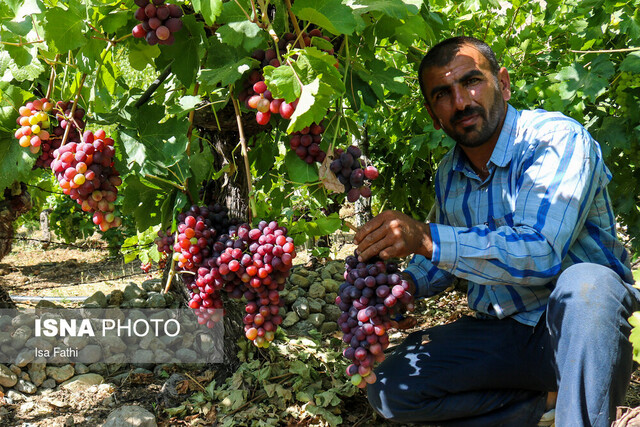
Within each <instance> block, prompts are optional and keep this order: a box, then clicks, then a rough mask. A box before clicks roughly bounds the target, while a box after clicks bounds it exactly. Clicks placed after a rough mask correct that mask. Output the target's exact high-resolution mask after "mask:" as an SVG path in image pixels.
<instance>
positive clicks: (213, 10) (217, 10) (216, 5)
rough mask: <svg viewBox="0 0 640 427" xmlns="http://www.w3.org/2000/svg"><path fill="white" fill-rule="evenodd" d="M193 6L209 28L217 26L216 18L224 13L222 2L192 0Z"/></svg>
mask: <svg viewBox="0 0 640 427" xmlns="http://www.w3.org/2000/svg"><path fill="white" fill-rule="evenodd" d="M191 4H192V5H193V10H194V11H195V12H196V13H200V14H201V15H202V17H203V18H204V21H205V22H206V23H207V25H209V26H211V25H213V24H215V23H216V18H217V17H218V16H220V14H221V13H222V0H192V1H191Z"/></svg>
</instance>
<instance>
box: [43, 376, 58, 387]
mask: <svg viewBox="0 0 640 427" xmlns="http://www.w3.org/2000/svg"><path fill="white" fill-rule="evenodd" d="M56 385H57V384H56V380H54V379H53V378H47V379H46V380H44V381H43V382H42V385H41V386H40V387H42V388H46V389H52V388H55V387H56Z"/></svg>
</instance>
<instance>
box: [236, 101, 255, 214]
mask: <svg viewBox="0 0 640 427" xmlns="http://www.w3.org/2000/svg"><path fill="white" fill-rule="evenodd" d="M231 102H232V103H233V109H234V110H235V112H236V121H237V122H238V132H239V134H240V146H241V147H242V158H243V159H244V169H245V173H246V174H247V188H248V190H249V207H250V208H251V212H250V213H251V218H249V221H251V219H252V218H255V217H256V216H258V210H257V208H256V200H255V197H254V195H253V184H252V182H251V181H252V180H251V167H250V166H249V151H248V150H247V141H246V139H245V136H244V127H243V126H242V115H241V113H240V107H239V106H238V100H237V99H236V98H235V97H234V96H233V95H231Z"/></svg>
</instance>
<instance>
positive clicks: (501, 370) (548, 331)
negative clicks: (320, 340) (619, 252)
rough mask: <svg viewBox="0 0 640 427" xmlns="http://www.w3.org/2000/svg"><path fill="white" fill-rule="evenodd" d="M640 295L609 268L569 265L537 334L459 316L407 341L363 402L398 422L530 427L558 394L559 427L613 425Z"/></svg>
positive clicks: (517, 326) (625, 378)
mask: <svg viewBox="0 0 640 427" xmlns="http://www.w3.org/2000/svg"><path fill="white" fill-rule="evenodd" d="M639 297H640V292H638V290H636V289H633V288H632V287H631V286H630V285H628V284H626V283H624V282H623V281H621V280H620V278H619V277H618V276H617V275H616V274H615V273H613V271H611V270H610V269H608V268H605V267H602V266H599V265H595V264H579V265H576V266H573V267H571V268H569V269H567V270H566V271H565V272H564V273H563V274H562V275H561V276H560V278H559V279H558V282H557V286H556V289H555V290H554V291H553V292H552V294H551V297H550V301H549V304H548V310H547V312H546V322H545V318H544V317H543V319H541V321H540V322H539V323H538V325H537V326H536V327H530V326H526V325H523V324H521V323H519V322H517V321H515V320H513V319H510V318H507V319H502V320H498V319H490V320H485V319H476V318H472V317H464V318H462V319H460V320H458V321H456V322H453V323H451V324H448V325H443V326H436V327H433V328H430V329H427V330H425V331H419V332H415V333H413V334H411V335H409V337H407V339H406V340H405V341H404V342H403V343H402V344H401V345H400V346H398V347H397V348H396V349H395V350H394V352H393V353H392V354H391V355H390V356H388V357H387V359H386V360H385V361H384V362H383V363H381V364H380V366H379V367H378V368H377V369H376V375H377V377H378V381H377V382H376V383H375V384H373V385H369V386H368V387H367V395H368V398H369V401H370V403H371V405H372V406H373V408H374V409H375V410H376V411H377V412H378V413H380V414H381V415H382V416H383V417H385V418H388V419H390V420H394V421H398V422H404V423H418V424H430V425H438V426H483V427H484V426H489V427H493V426H513V427H526V426H535V425H537V422H538V420H539V419H540V417H541V415H542V414H543V413H544V410H545V401H546V396H547V392H549V391H558V402H557V406H556V426H557V427H579V426H609V425H610V422H611V420H612V418H613V417H614V416H615V407H616V405H619V404H620V403H622V400H623V399H624V395H625V392H626V389H627V387H628V384H629V379H630V376H631V369H632V358H631V345H630V343H629V341H628V336H629V331H630V326H629V324H628V322H627V318H628V317H629V316H630V315H631V313H632V312H633V311H635V310H637V309H638V306H639V304H638V301H639Z"/></svg>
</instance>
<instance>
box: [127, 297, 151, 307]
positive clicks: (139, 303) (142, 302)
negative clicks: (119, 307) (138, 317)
mask: <svg viewBox="0 0 640 427" xmlns="http://www.w3.org/2000/svg"><path fill="white" fill-rule="evenodd" d="M127 302H128V303H129V307H131V308H145V307H146V306H147V300H146V299H144V298H133V299H131V300H129V301H127Z"/></svg>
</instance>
